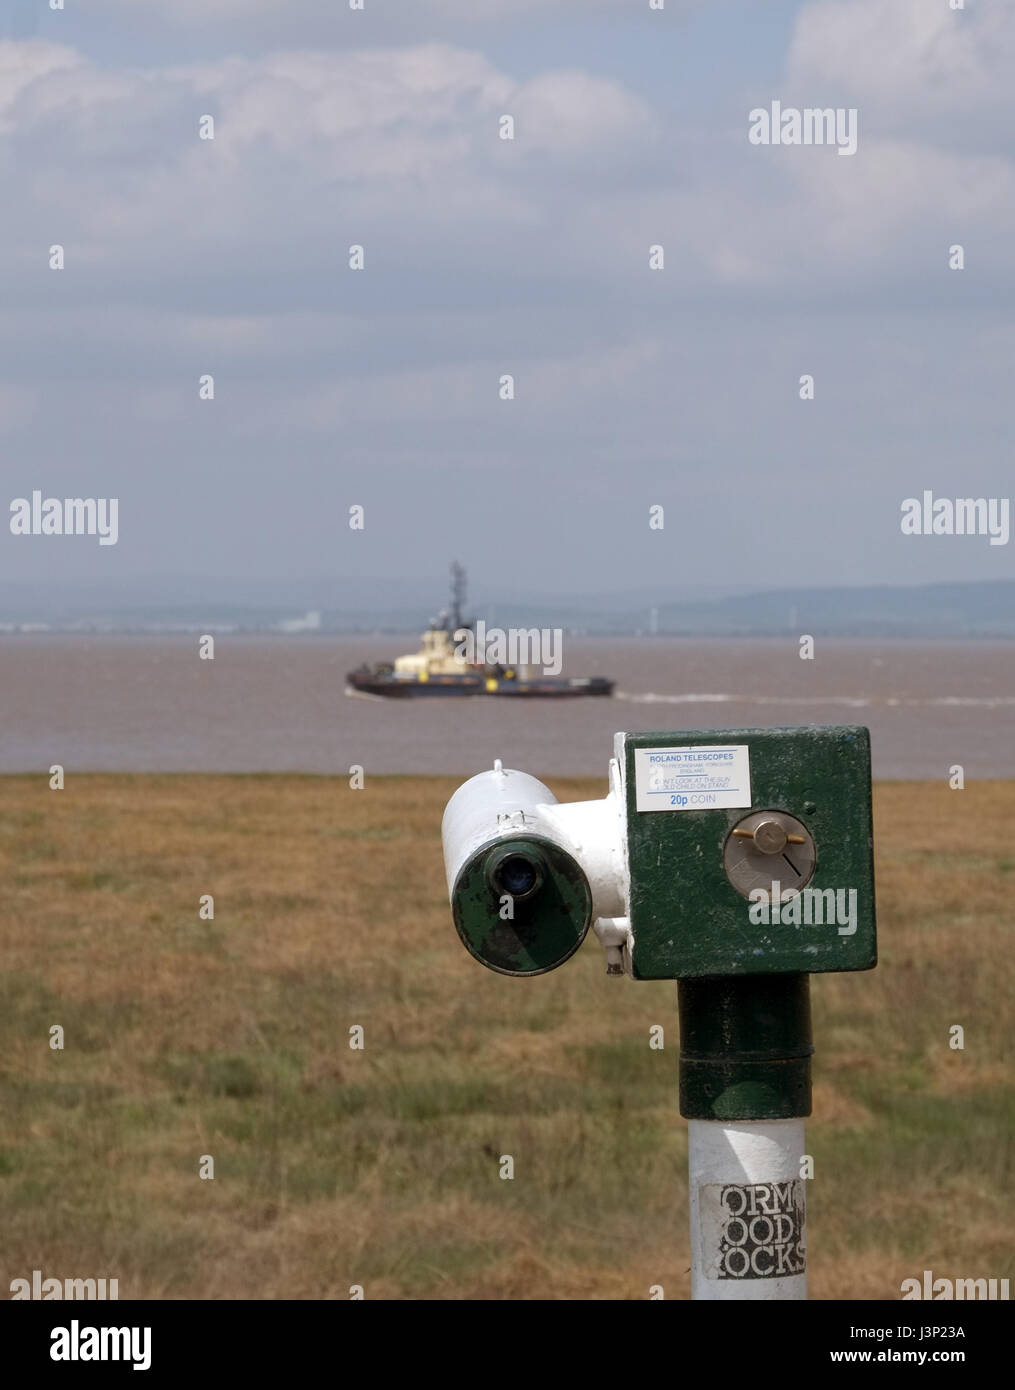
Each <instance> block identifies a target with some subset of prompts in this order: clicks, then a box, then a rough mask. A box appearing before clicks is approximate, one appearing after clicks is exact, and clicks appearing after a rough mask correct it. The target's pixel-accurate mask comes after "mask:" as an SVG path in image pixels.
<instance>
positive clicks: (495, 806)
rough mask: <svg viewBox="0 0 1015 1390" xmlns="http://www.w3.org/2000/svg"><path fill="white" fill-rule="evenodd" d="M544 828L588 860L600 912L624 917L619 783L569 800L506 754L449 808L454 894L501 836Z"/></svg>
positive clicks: (445, 836)
mask: <svg viewBox="0 0 1015 1390" xmlns="http://www.w3.org/2000/svg"><path fill="white" fill-rule="evenodd" d="M519 834H528V835H540V836H542V837H544V838H545V839H548V840H553V841H554V842H555V843H556V844H558V845H560V847H561V848H562V849H564V850H566V851H567V852H568V854H570V855H571V856H572V857H573V858H574V859H576V860H577V861H578V863H579V864H580V865H581V868H582V870H583V871H584V873H585V876H586V878H587V879H588V882H589V888H590V889H591V891H592V901H593V914H594V916H596V917H622V916H623V915H624V914H625V913H626V912H627V906H626V904H625V902H624V888H625V884H626V878H627V875H626V868H627V865H626V859H625V855H624V844H625V839H624V820H623V800H622V798H620V797H619V796H618V795H617V792H616V790H615V789H611V791H610V794H609V795H608V796H606V797H603V798H602V799H601V800H599V801H569V802H566V803H563V804H562V803H561V802H559V801H558V800H557V798H556V797H555V796H554V794H553V792H551V791H550V788H549V787H547V786H545V785H544V783H542V782H540V781H539V779H538V778H536V777H531V776H529V774H528V773H526V772H518V771H516V770H515V769H514V768H503V767H501V765H500V762H499V760H498V762H497V763H495V764H494V768H493V770H492V771H491V772H480V773H479V774H478V775H477V776H475V777H470V778H469V780H468V781H467V782H464V783H463V784H462V785H461V786H460V787H459V788H458V790H457V791H456V792H455V793H454V795H453V796H452V798H451V800H450V801H449V802H448V804H447V806H446V808H445V811H444V820H443V822H442V825H441V838H442V840H443V842H444V869H445V873H446V875H447V882H448V895H449V896H450V895H451V894H452V892H453V891H454V886H455V883H456V881H457V879H458V875H459V874H460V872H461V870H462V866H463V865H464V864H466V863H467V862H468V861H469V859H471V857H472V856H473V855H474V854H475V852H476V851H477V850H478V849H480V848H482V846H484V845H488V844H490V842H491V841H492V840H495V839H497V838H503V839H510V838H513V837H515V836H517V835H519Z"/></svg>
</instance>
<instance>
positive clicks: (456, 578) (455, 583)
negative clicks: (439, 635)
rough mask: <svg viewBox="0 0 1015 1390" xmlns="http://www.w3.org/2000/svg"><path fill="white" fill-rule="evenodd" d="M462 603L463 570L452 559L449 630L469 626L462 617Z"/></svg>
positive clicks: (463, 600)
mask: <svg viewBox="0 0 1015 1390" xmlns="http://www.w3.org/2000/svg"><path fill="white" fill-rule="evenodd" d="M464 603H465V570H464V569H463V568H462V566H461V565H460V564H459V563H458V561H457V560H453V561H452V562H451V627H450V631H451V632H457V631H458V629H459V628H463V627H468V626H469V624H468V623H467V622H466V621H465V619H464V618H463V617H462V606H463V604H464Z"/></svg>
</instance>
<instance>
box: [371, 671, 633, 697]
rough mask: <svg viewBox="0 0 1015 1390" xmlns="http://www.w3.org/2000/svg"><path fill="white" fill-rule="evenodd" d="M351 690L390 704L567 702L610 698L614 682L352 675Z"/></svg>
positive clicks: (553, 678)
mask: <svg viewBox="0 0 1015 1390" xmlns="http://www.w3.org/2000/svg"><path fill="white" fill-rule="evenodd" d="M346 680H347V682H348V684H349V688H350V689H351V690H352V691H353V692H355V693H357V694H362V695H379V696H382V697H383V698H385V699H389V700H419V699H424V700H432V699H454V698H458V699H462V698H471V697H475V696H481V697H484V698H487V699H489V698H497V697H501V698H505V699H511V700H566V699H575V698H577V697H579V696H589V695H598V696H609V695H612V694H613V686H614V682H613V681H609V680H605V679H604V678H603V677H601V676H594V677H591V678H589V679H587V680H570V679H568V678H567V677H563V676H542V677H536V678H534V679H533V680H523V679H520V678H518V677H511V678H508V677H504V676H500V677H486V676H431V677H430V678H429V679H428V680H425V681H421V680H417V679H415V678H412V679H404V678H402V677H398V676H389V675H374V674H372V673H369V672H365V671H350V672H349V674H348V675H347V676H346Z"/></svg>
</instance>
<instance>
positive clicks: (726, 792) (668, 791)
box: [634, 743, 752, 811]
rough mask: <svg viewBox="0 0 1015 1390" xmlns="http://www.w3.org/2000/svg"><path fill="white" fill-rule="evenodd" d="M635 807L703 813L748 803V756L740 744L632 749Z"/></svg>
mask: <svg viewBox="0 0 1015 1390" xmlns="http://www.w3.org/2000/svg"><path fill="white" fill-rule="evenodd" d="M634 788H635V796H636V798H637V800H636V803H635V804H636V806H637V808H638V810H639V811H707V810H722V809H723V807H730V806H750V805H751V804H752V802H751V758H750V750H749V749H748V747H747V745H746V744H745V743H744V744H732V743H727V744H717V745H715V746H714V747H713V746H709V745H701V746H699V747H696V748H636V749H635V750H634Z"/></svg>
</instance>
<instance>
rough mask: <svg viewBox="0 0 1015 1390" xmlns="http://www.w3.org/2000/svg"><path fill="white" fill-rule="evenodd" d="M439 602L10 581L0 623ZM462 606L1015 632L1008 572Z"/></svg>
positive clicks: (398, 623)
mask: <svg viewBox="0 0 1015 1390" xmlns="http://www.w3.org/2000/svg"><path fill="white" fill-rule="evenodd" d="M431 594H432V597H430V595H431ZM444 601H445V596H444V592H443V590H441V589H438V590H436V591H434V589H433V586H432V585H429V584H424V583H421V582H419V581H408V580H406V581H399V580H392V579H388V580H384V581H378V582H374V581H371V580H364V579H358V580H356V581H349V582H348V583H346V582H343V581H340V580H335V579H329V580H321V581H315V580H312V579H307V580H289V581H285V582H284V583H280V584H278V585H273V584H271V583H268V582H267V581H261V582H259V583H258V584H257V585H251V584H244V583H243V582H242V581H222V582H221V583H218V582H215V581H210V580H209V581H200V582H198V581H190V582H183V583H180V584H179V585H176V584H173V583H170V582H169V581H166V582H165V583H156V582H155V581H147V582H145V583H138V584H136V585H132V588H131V593H130V594H129V595H127V594H124V593H123V592H122V591H121V590H117V589H114V588H113V587H111V586H109V585H105V586H92V587H91V588H84V587H82V588H75V590H74V592H73V593H67V592H65V591H62V590H60V589H58V588H56V587H55V586H53V587H48V586H31V587H29V586H11V585H8V586H5V587H4V588H3V589H0V630H8V631H9V630H11V629H12V628H14V629H17V628H21V627H25V626H29V627H30V626H35V625H42V626H45V627H48V628H50V629H52V630H56V631H93V632H94V631H107V632H128V631H135V632H137V631H146V632H158V631H167V630H170V631H172V630H175V631H180V630H185V631H195V630H206V629H211V630H214V629H217V628H218V629H221V628H232V629H236V630H240V631H249V632H265V631H271V630H274V629H282V628H284V627H285V626H286V625H287V624H289V625H291V624H292V622H293V620H294V619H302V618H303V616H304V614H305V613H308V612H314V613H319V614H320V620H319V621H320V625H319V627H318V628H316V630H318V631H320V632H333V633H339V632H344V633H354V632H358V633H364V632H385V633H387V632H390V633H396V632H397V633H412V632H419V631H421V630H422V628H423V627H424V626H425V625H426V623H427V621H428V620H429V618H431V617H432V616H435V614H436V613H437V611H438V609H439V608H440V606H441V604H442V603H443V602H444ZM428 602H429V607H427V603H428ZM469 615H470V616H472V617H474V618H483V619H484V620H485V622H486V623H487V626H488V627H490V626H499V627H551V628H555V627H560V628H564V629H565V631H568V632H571V633H585V634H588V635H590V636H592V635H603V636H607V635H613V636H624V635H628V636H631V635H636V634H650V633H657V634H659V635H670V636H701V637H705V636H714V637H764V636H779V635H786V634H789V633H798V634H799V633H811V634H812V635H813V636H824V637H885V638H890V637H922V638H927V639H933V638H956V637H981V638H986V637H993V638H1015V580H999V581H993V582H984V583H970V584H928V585H921V586H914V587H905V586H901V585H900V586H895V585H879V586H872V587H870V588H856V589H851V588H826V589H776V590H771V591H768V592H763V593H746V594H729V593H725V594H722V593H720V594H715V593H714V592H713V593H712V594H709V595H707V596H702V595H700V594H699V595H698V596H694V597H691V596H686V595H685V596H682V597H681V596H677V595H673V594H663V593H660V594H659V595H658V596H653V594H652V591H651V590H649V589H644V588H643V589H639V590H637V591H636V592H628V593H624V592H618V593H614V594H606V595H596V596H591V597H583V596H580V595H568V596H563V597H559V598H557V599H555V600H552V601H550V600H547V599H536V598H534V597H533V596H531V595H525V594H518V595H516V596H514V597H509V596H504V597H502V598H501V599H500V600H499V601H493V602H485V603H484V602H483V601H482V595H481V596H480V598H479V599H477V600H476V601H475V602H471V603H470V604H469Z"/></svg>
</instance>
